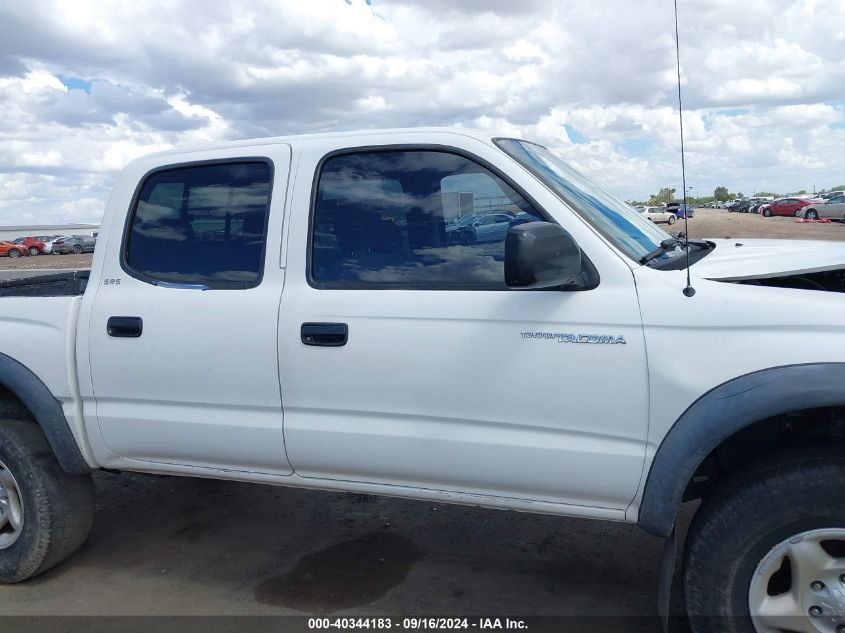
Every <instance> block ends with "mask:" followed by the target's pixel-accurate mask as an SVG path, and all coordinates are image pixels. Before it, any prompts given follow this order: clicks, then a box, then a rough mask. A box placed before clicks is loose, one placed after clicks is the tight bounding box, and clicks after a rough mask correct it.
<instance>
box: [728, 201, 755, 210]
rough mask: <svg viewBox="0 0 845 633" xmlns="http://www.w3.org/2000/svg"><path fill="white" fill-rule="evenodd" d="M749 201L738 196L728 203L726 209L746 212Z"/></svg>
mask: <svg viewBox="0 0 845 633" xmlns="http://www.w3.org/2000/svg"><path fill="white" fill-rule="evenodd" d="M750 203H751V201H750V200H749V199H748V198H738V199H736V200H734V201H733V202H731V203H730V204H728V211H730V212H731V213H748V206H749V204H750Z"/></svg>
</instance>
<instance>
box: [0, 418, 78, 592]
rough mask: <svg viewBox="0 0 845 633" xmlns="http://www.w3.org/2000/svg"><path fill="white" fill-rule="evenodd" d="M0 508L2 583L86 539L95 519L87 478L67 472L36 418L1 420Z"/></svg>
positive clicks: (53, 561) (45, 565) (27, 574)
mask: <svg viewBox="0 0 845 633" xmlns="http://www.w3.org/2000/svg"><path fill="white" fill-rule="evenodd" d="M0 509H2V510H3V512H2V514H0V582H3V583H15V582H20V581H22V580H26V579H27V578H31V577H32V576H35V575H37V574H40V573H42V572H44V571H47V570H48V569H50V568H51V567H53V566H54V565H57V564H58V563H60V562H61V561H63V560H64V559H65V558H67V557H68V556H70V555H71V554H73V553H74V552H75V551H76V550H77V549H79V547H80V546H81V545H82V543H83V542H84V541H85V539H86V537H87V536H88V532H89V530H90V529H91V523H92V519H93V517H94V488H93V484H92V481H91V476H90V475H77V476H71V475H68V474H67V473H65V472H64V471H63V470H62V468H61V466H59V463H58V461H57V460H56V457H55V455H54V454H53V451H52V449H51V448H50V445H49V444H48V442H47V439H46V438H45V437H44V434H43V433H42V432H41V429H40V428H39V427H38V425H37V424H35V423H34V422H31V421H24V420H9V419H3V420H0Z"/></svg>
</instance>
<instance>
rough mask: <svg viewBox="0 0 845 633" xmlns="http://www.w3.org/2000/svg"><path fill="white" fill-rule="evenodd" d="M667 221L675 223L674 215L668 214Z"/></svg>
mask: <svg viewBox="0 0 845 633" xmlns="http://www.w3.org/2000/svg"><path fill="white" fill-rule="evenodd" d="M668 221H669V224H674V223H675V216H674V215H670V216H669V220H668Z"/></svg>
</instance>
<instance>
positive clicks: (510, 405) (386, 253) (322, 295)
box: [279, 145, 648, 512]
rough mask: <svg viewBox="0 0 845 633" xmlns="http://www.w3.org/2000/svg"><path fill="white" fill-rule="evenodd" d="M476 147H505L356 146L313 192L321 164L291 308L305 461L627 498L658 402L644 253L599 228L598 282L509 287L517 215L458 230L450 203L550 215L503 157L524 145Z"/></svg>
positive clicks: (539, 493) (298, 247) (286, 367)
mask: <svg viewBox="0 0 845 633" xmlns="http://www.w3.org/2000/svg"><path fill="white" fill-rule="evenodd" d="M475 151H476V152H487V154H486V156H489V158H484V157H482V156H481V154H476V155H475V156H471V155H469V154H467V153H466V152H462V151H459V150H457V149H455V150H454V151H452V150H446V149H432V148H431V146H424V147H421V148H420V149H418V150H416V149H413V148H410V149H409V148H407V146H402V147H400V148H393V149H391V148H390V147H385V148H378V149H372V150H371V149H367V150H357V151H348V152H343V153H339V154H337V155H333V156H330V157H329V158H326V159H324V160H322V162H320V165H321V167H320V174H319V175H318V178H317V181H316V190H315V191H314V192H313V193H312V191H311V187H310V184H311V181H312V178H313V172H312V173H308V175H307V177H304V178H303V179H302V182H307V183H308V184H307V186H306V187H303V188H302V189H297V190H296V191H295V193H294V196H295V197H294V202H293V206H292V209H293V212H292V214H291V225H290V235H291V239H290V240H289V247H288V249H289V250H288V254H287V255H288V257H287V264H288V272H287V280H286V284H285V291H284V297H283V299H282V309H281V314H280V322H279V323H280V326H279V327H280V338H279V350H280V353H279V359H280V364H281V378H282V389H283V392H284V394H285V441H286V444H287V448H288V455H289V457H290V460H291V464H292V465H293V467H294V469H295V470H296V472H297V474H299V475H302V476H304V477H309V478H317V479H327V480H331V479H334V480H344V481H354V482H366V483H372V484H381V485H387V486H400V487H401V486H408V487H411V488H425V489H428V490H442V491H457V492H461V493H469V494H477V495H484V496H496V497H500V498H503V499H504V498H510V499H527V500H542V501H546V502H551V503H562V504H569V505H573V506H574V505H580V506H590V507H592V508H596V507H601V508H605V509H608V510H613V511H616V512H621V510H623V509H624V508H625V507H626V506H627V504H628V503H630V501H631V499H632V498H633V496H634V494H635V492H636V489H637V485H638V483H639V480H640V474H641V471H642V467H643V460H644V456H645V438H646V431H647V421H648V397H647V394H648V382H647V369H646V356H645V346H644V342H643V335H642V325H641V319H640V314H639V307H638V302H637V296H636V290H635V286H634V282H633V278H632V275H631V270H630V268H629V267H627V266H626V265H625V264H624V263H623V262H622V261H621V260H620V258H619V257H618V256H616V255H615V254H613V253H611V252H610V251H609V249H606V248H605V252H603V251H602V249H601V248H598V247H597V241H596V240H594V241H593V242H591V243H592V245H593V248H592V249H587V252H586V256H587V257H591V258H595V259H594V261H595V262H596V268H598V269H599V273H600V275H601V282H600V284H599V285H598V286H597V287H595V288H593V289H591V290H585V291H580V292H564V291H561V290H559V289H553V290H544V291H514V290H509V289H508V288H506V287H505V284H504V269H503V259H504V237H505V233H506V231H502V232H501V233H500V235H499V237H498V239H491V240H485V241H480V240H479V241H476V240H460V239H454V237H452V239H447V236H448V235H449V232H448V231H447V230H446V223H445V220H444V217H443V215H444V211H443V209H444V206H446V207H447V206H448V205H446V204H444V202H445V201H447V200H448V199H449V197H450V196H453V194H454V192H460V194H461V196H464V197H469V196H471V197H472V199H473V201H474V206H475V207H476V209H480V210H481V211H486V210H488V209H490V208H491V207H492V208H493V212H494V214H497V215H507V216H510V217H511V218H512V219H513V221H514V223H520V222H525V221H528V220H530V219H534V220H542V219H546V220H548V219H550V218H549V217H547V216H546V212H545V211H543V210H541V209H540V208H539V203H538V204H535V203H534V202H533V201H531V200H530V199H529V198H528V194H525V195H523V194H522V193H520V192H519V191H518V190H517V186H518V185H516V184H515V183H514V184H513V185H511V184H509V182H508V181H507V180H506V177H505V176H504V169H501V168H500V169H495V168H494V167H493V164H494V161H499V162H500V163H505V168H506V166H507V163H510V161H509V160H508V159H507V157H505V156H504V155H503V154H501V152H497V151H496V150H495V149H493V148H489V146H486V145H485V146H483V147H477V149H476V150H475ZM476 156H479V157H482V158H484V160H486V164H485V163H482V162H481V160H480V159H477V158H476ZM320 158H322V157H318V156H315V157H303V158H302V159H301V160H300V172H301V173H306V172H307V169H306V168H305V167H304V165H308V164H311V165H316V164H317V163H318V161H320ZM510 165H511V167H512V168H513V166H514V165H513V163H510ZM522 175H523V176H525V177H526V180H528V181H529V182H528V184H529V186H530V185H531V177H530V176H528V175H527V174H525V173H523V174H522ZM534 191H536V193H535V194H533V195H534V196H537V198H538V199H539V198H540V196H543V195H545V196H546V198H545V199H546V200H550V199H552V198H553V197H552V196H550V194H549V193H548V192H545V193H544V190H543V188H542V187H540V186H539V185H538V183H536V182H535V183H534ZM551 204H558V205H560V204H561V203H560V202H559V201H557V202H551ZM309 206H310V207H311V213H310V217H311V220H310V223H309V213H308V209H309ZM571 219H573V220H574V222H573V226H572V227H570V228H571V229H572V232H573V233H574V232H575V231H576V230H577V229H578V227H577V225H576V223H577V222H578V220H577V219H574V218H571ZM502 224H503V225H504V226H507V224H504V223H502ZM580 230H581V233H580V234H582V235H586V234H587V233H585V231H584V228H583V226H582V227H581V229H580ZM599 244H600V242H599ZM306 248H308V250H306ZM591 335H592V336H595V337H597V338H595V339H592V338H591V339H589V341H590V343H595V344H589V343H587V340H586V339H584V340H583V342H576V341H581V339H577V338H574V337H578V336H591ZM610 336H612V339H611V338H609V337H610ZM598 337H602V338H598ZM623 341H624V342H623ZM393 489H394V490H399V488H393ZM502 503H505V504H507V502H505V501H502Z"/></svg>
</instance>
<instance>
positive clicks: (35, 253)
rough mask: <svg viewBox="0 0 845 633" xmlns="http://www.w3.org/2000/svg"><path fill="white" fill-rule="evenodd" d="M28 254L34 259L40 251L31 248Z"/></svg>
mask: <svg viewBox="0 0 845 633" xmlns="http://www.w3.org/2000/svg"><path fill="white" fill-rule="evenodd" d="M29 254H30V255H32V256H33V257H35V256H36V255H40V254H41V251H39V250H38V249H37V248H36V247H34V246H33V247H32V248H30V249H29Z"/></svg>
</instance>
